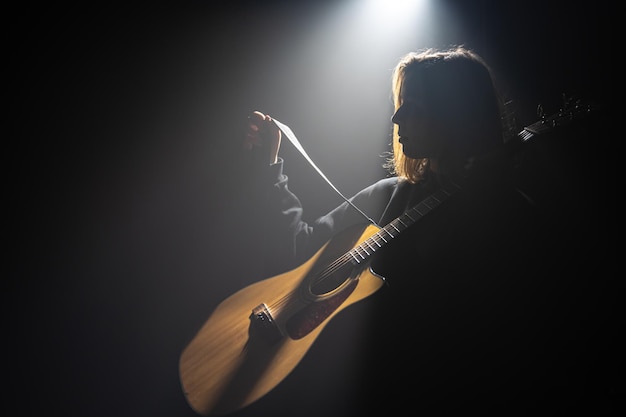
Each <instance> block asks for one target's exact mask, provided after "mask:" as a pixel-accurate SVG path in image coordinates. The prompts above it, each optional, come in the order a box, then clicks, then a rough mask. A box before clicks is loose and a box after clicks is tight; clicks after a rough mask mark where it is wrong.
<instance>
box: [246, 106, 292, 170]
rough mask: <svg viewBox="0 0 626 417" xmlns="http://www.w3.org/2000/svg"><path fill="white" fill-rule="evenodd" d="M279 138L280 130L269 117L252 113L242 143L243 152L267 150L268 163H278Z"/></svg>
mask: <svg viewBox="0 0 626 417" xmlns="http://www.w3.org/2000/svg"><path fill="white" fill-rule="evenodd" d="M281 138H282V134H281V132H280V129H279V128H278V126H276V124H274V123H273V122H272V118H271V117H270V116H269V115H267V114H263V113H261V112H259V111H254V112H252V114H250V116H248V128H247V130H246V135H245V139H244V142H243V148H244V150H246V151H252V150H254V149H264V150H267V155H268V158H269V159H268V162H269V163H270V164H275V163H276V162H277V161H278V150H279V149H280V142H281Z"/></svg>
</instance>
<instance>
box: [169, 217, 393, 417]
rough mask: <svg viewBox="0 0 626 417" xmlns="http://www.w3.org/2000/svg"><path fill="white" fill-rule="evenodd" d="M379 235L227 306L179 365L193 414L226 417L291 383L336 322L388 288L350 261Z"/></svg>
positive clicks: (360, 234)
mask: <svg viewBox="0 0 626 417" xmlns="http://www.w3.org/2000/svg"><path fill="white" fill-rule="evenodd" d="M379 230H380V228H378V227H377V226H374V225H367V224H365V225H357V226H355V227H353V228H349V229H347V230H346V231H344V232H342V233H339V234H338V235H337V236H335V237H334V238H333V239H331V240H330V241H329V242H327V243H326V244H325V245H324V246H323V247H322V248H320V249H319V250H318V251H317V253H316V254H315V255H314V256H313V257H311V258H310V259H309V260H308V261H307V262H305V263H304V264H302V265H300V266H299V267H297V268H295V269H293V270H291V271H288V272H285V273H283V274H280V275H277V276H275V277H272V278H268V279H266V280H263V281H259V282H257V283H254V284H252V285H250V286H248V287H245V288H243V289H241V290H239V291H238V292H236V293H234V294H233V295H231V296H230V297H228V298H227V299H225V300H224V301H222V302H221V303H220V304H219V305H218V306H217V307H216V309H215V310H214V311H213V313H212V314H211V316H210V317H209V319H208V320H207V321H206V322H205V323H204V325H203V326H202V328H201V329H200V330H199V331H198V333H197V334H196V335H195V336H194V338H193V339H192V340H191V342H190V343H189V344H188V345H187V346H186V348H185V349H184V350H183V353H182V355H181V358H180V363H179V371H180V378H181V384H182V387H183V391H184V393H185V396H186V398H187V401H188V403H189V404H190V406H191V407H192V408H193V409H194V410H195V411H196V412H197V413H199V414H201V415H205V416H209V415H223V414H228V413H231V412H234V411H236V410H238V409H240V408H243V407H245V406H247V405H249V404H251V403H252V402H254V401H256V400H258V399H259V398H261V397H262V396H264V395H265V394H267V393H268V392H269V391H270V390H272V389H273V388H274V387H276V386H277V385H278V384H279V383H280V382H281V381H282V380H283V379H284V378H285V377H286V376H287V375H289V373H290V372H291V371H292V370H293V369H294V368H295V367H296V366H297V365H298V363H299V362H300V361H301V359H302V358H303V357H304V355H305V354H306V352H307V351H308V350H309V348H310V347H311V345H312V344H313V343H314V342H315V340H316V338H317V337H318V336H319V334H320V333H321V331H322V330H323V329H324V327H325V326H326V325H327V324H328V322H329V321H330V319H331V318H332V317H333V316H335V315H336V314H338V313H339V312H340V311H341V310H343V309H344V308H346V307H347V306H349V305H351V304H353V303H355V302H357V301H359V300H361V299H363V298H365V297H367V296H369V295H371V294H373V293H374V292H376V291H377V290H378V289H379V288H380V287H381V286H382V284H383V279H382V278H381V277H379V276H377V275H375V274H374V273H373V272H372V271H371V269H370V268H369V266H368V265H369V263H368V262H361V263H359V262H358V259H356V261H357V262H353V260H354V259H353V258H354V256H353V255H352V256H349V255H348V254H346V253H344V252H345V251H350V250H351V249H352V248H354V247H355V246H357V245H359V244H361V243H362V242H364V241H365V240H367V239H368V238H370V237H371V236H372V235H374V234H376V233H377V232H378V231H379ZM338 253H339V254H341V253H344V255H343V259H342V257H339V258H337V254H338Z"/></svg>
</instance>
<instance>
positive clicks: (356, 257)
mask: <svg viewBox="0 0 626 417" xmlns="http://www.w3.org/2000/svg"><path fill="white" fill-rule="evenodd" d="M459 189H460V187H459V186H458V185H456V184H451V185H449V186H446V187H443V188H441V189H439V190H437V191H436V192H434V193H433V194H431V195H430V196H428V197H426V198H425V199H424V200H422V201H421V202H419V203H418V204H416V205H415V206H413V207H412V208H411V209H409V210H407V211H406V212H404V213H403V214H402V215H400V216H399V217H397V218H395V219H394V220H392V221H391V222H389V224H387V225H386V226H385V227H383V228H382V229H380V230H379V231H378V232H376V233H374V235H372V236H371V237H370V238H368V239H366V240H364V241H363V242H362V243H361V244H359V245H357V246H355V247H354V248H353V249H352V250H350V251H349V252H348V254H349V255H350V258H351V261H352V262H353V263H354V264H361V263H362V262H366V261H367V260H369V258H370V257H371V256H372V255H373V254H374V253H376V251H377V250H378V249H380V248H382V247H383V246H384V245H386V244H387V243H389V242H390V241H392V240H393V239H394V238H396V237H397V236H398V235H399V234H400V233H402V232H403V231H404V230H406V229H407V228H408V227H409V226H411V225H412V224H413V223H415V222H416V221H418V220H419V219H421V218H422V217H424V216H425V215H426V214H428V213H429V212H431V211H432V210H433V209H434V208H436V207H438V206H439V205H440V204H441V203H443V202H444V201H445V200H446V199H448V197H450V196H451V195H452V194H454V193H455V192H456V191H458V190H459Z"/></svg>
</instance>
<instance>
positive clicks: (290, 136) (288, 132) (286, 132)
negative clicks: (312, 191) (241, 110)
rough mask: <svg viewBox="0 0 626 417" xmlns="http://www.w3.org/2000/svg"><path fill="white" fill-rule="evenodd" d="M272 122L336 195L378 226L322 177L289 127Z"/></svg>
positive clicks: (324, 176)
mask: <svg viewBox="0 0 626 417" xmlns="http://www.w3.org/2000/svg"><path fill="white" fill-rule="evenodd" d="M272 120H273V121H274V124H275V125H276V126H277V127H278V128H279V129H280V131H281V132H283V134H284V135H285V136H286V137H287V139H289V141H291V143H293V146H295V147H296V149H297V150H298V151H300V153H301V154H302V156H304V159H306V160H307V161H308V162H309V164H311V166H312V167H313V168H315V170H316V171H317V172H318V174H320V175H321V176H322V178H324V180H325V181H326V182H327V183H328V185H330V186H331V187H332V189H333V190H335V191H336V192H337V194H339V195H340V196H341V198H343V199H344V200H345V201H346V202H347V203H348V204H350V205H351V206H352V207H353V208H354V209H355V210H356V211H358V212H359V213H360V214H361V215H363V217H365V218H366V219H367V221H368V222H370V223H372V224H373V225H375V226H378V225H377V224H376V222H375V221H374V220H372V219H371V218H370V217H369V216H368V215H367V214H365V213H363V211H361V209H359V208H358V207H357V206H355V205H354V204H353V203H352V201H350V200H349V199H347V198H346V197H345V196H344V195H343V194H342V193H341V192H340V191H339V190H338V189H337V187H335V186H334V185H333V183H332V182H330V180H329V179H328V178H326V175H324V173H323V172H322V171H321V170H320V169H319V168H318V167H317V165H315V163H314V162H313V160H311V158H309V155H307V153H306V151H305V150H304V148H303V147H302V145H301V144H300V142H299V141H298V138H297V137H296V135H295V133H293V131H292V130H291V128H290V127H289V126H287V125H286V124H284V123H281V122H279V121H278V120H276V119H274V118H272Z"/></svg>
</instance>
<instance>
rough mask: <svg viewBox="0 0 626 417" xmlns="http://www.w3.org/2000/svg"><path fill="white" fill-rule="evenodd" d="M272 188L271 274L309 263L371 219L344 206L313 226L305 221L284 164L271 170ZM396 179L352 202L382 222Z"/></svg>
mask: <svg viewBox="0 0 626 417" xmlns="http://www.w3.org/2000/svg"><path fill="white" fill-rule="evenodd" d="M270 171H271V186H269V190H268V192H267V199H266V201H265V203H266V204H265V217H264V219H261V221H263V222H264V227H263V229H264V230H265V232H264V234H265V235H266V237H267V239H266V240H267V241H268V244H267V245H266V246H265V248H264V251H265V255H264V256H265V261H266V267H267V268H268V273H270V274H272V275H275V274H276V273H278V272H280V271H284V270H289V269H293V268H295V267H297V266H298V265H300V264H302V263H304V262H305V261H306V260H307V259H309V258H310V257H311V256H312V255H313V254H314V253H315V252H316V251H317V250H318V249H319V248H320V247H321V246H322V245H323V244H324V243H326V242H327V241H328V240H330V239H331V238H332V237H333V236H334V235H335V234H336V233H338V232H340V231H341V230H343V229H345V228H347V227H349V226H351V225H354V224H356V223H366V222H367V219H366V218H365V217H364V216H363V215H362V214H361V213H359V212H358V211H357V210H355V209H354V208H353V207H352V206H351V205H350V204H348V203H347V202H344V203H342V204H340V205H339V206H337V207H335V208H334V209H332V210H331V211H329V212H328V213H327V214H325V215H323V216H321V217H319V218H317V219H316V220H315V221H313V222H311V223H307V222H305V221H304V220H303V218H302V217H303V212H304V210H303V207H302V204H301V202H300V200H299V199H298V197H297V196H296V195H295V194H294V193H293V192H292V191H291V190H290V189H289V187H288V177H287V176H286V175H285V174H284V173H283V160H282V159H279V161H278V163H276V164H274V165H272V166H270ZM396 183H397V181H396V179H395V178H386V179H383V180H380V181H378V182H376V183H374V184H372V185H370V186H368V187H366V188H364V189H363V190H361V191H359V192H358V193H357V194H355V195H354V196H353V197H352V198H351V199H350V200H351V202H352V203H353V204H354V205H356V206H357V207H359V209H360V210H362V211H363V212H365V213H366V214H367V215H368V216H369V217H370V218H372V219H374V220H376V221H378V220H379V219H380V216H381V214H382V212H383V210H384V208H385V206H386V204H387V202H388V200H389V198H390V196H391V194H392V193H393V190H394V189H395V186H396Z"/></svg>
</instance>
